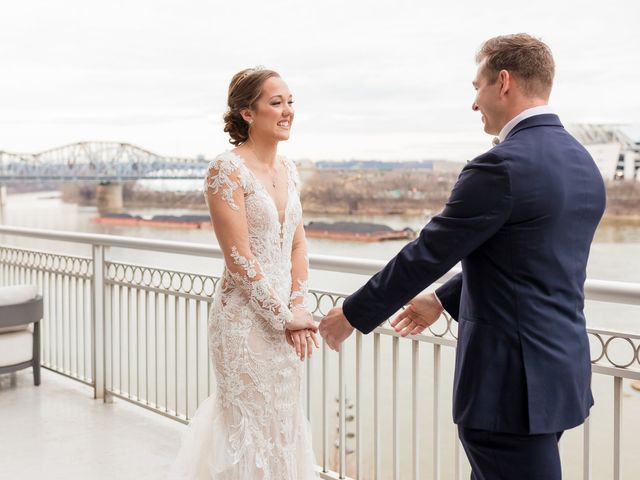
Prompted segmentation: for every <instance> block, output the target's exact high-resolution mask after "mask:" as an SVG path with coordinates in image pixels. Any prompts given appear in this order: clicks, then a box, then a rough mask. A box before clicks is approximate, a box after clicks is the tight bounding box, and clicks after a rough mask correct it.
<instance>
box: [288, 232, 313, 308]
mask: <svg viewBox="0 0 640 480" xmlns="http://www.w3.org/2000/svg"><path fill="white" fill-rule="evenodd" d="M308 280H309V257H308V256H307V240H306V238H305V236H304V226H303V225H302V222H301V223H300V224H299V225H298V227H297V228H296V232H295V234H294V237H293V248H292V251H291V297H290V298H289V305H290V306H291V308H292V309H293V308H304V309H308V305H307V294H308V293H309V282H308Z"/></svg>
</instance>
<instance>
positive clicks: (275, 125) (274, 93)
mask: <svg viewBox="0 0 640 480" xmlns="http://www.w3.org/2000/svg"><path fill="white" fill-rule="evenodd" d="M250 114H251V119H252V120H253V123H252V124H251V136H252V137H253V138H254V139H257V138H258V137H260V138H264V139H265V140H267V139H269V140H276V141H282V140H288V139H289V133H290V132H291V125H292V124H293V117H294V111H293V97H292V95H291V92H290V91H289V87H288V86H287V84H286V83H285V82H284V80H282V79H281V78H279V77H271V78H268V79H267V80H266V81H265V82H264V84H263V85H262V94H261V95H260V98H259V99H258V100H257V101H256V103H255V106H254V108H253V110H252V111H251V112H250Z"/></svg>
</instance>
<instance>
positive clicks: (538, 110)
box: [498, 105, 555, 143]
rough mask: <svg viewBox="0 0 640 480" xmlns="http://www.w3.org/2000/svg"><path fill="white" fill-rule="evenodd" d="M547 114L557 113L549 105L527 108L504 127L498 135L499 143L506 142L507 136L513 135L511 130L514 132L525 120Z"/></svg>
mask: <svg viewBox="0 0 640 480" xmlns="http://www.w3.org/2000/svg"><path fill="white" fill-rule="evenodd" d="M545 113H555V112H554V111H553V109H552V108H551V107H550V106H549V105H539V106H537V107H533V108H527V109H526V110H523V111H522V112H520V113H519V114H518V115H516V116H515V117H513V118H512V119H511V120H509V121H508V122H507V124H506V125H505V126H504V127H502V130H500V133H499V134H498V140H499V142H498V143H502V142H504V139H505V138H507V135H509V133H511V130H513V127H515V126H516V125H517V124H519V123H520V122H521V121H523V120H524V119H525V118H529V117H533V116H535V115H543V114H545Z"/></svg>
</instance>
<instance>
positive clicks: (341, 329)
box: [319, 307, 354, 352]
mask: <svg viewBox="0 0 640 480" xmlns="http://www.w3.org/2000/svg"><path fill="white" fill-rule="evenodd" d="M319 330H320V335H322V338H324V339H325V341H326V342H327V345H329V348H331V350H335V351H336V352H337V351H339V350H340V344H341V343H342V342H344V341H345V340H346V339H347V338H348V337H349V335H351V333H352V332H353V330H354V329H353V327H352V326H351V324H350V323H349V320H347V317H345V316H344V313H343V312H342V307H334V308H332V309H331V310H329V313H327V314H326V315H325V317H324V318H323V319H322V320H321V321H320V328H319Z"/></svg>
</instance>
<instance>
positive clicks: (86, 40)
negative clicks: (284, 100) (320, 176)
mask: <svg viewBox="0 0 640 480" xmlns="http://www.w3.org/2000/svg"><path fill="white" fill-rule="evenodd" d="M431 3H432V2H428V1H426V0H423V1H421V2H409V1H402V0H395V1H380V2H374V1H373V0H369V1H350V0H343V1H333V0H323V1H316V2H305V1H300V0H299V1H295V2H294V1H277V0H262V1H255V0H252V1H240V0H234V1H228V2H219V1H213V0H209V1H202V0H180V1H178V0H173V1H169V0H153V1H142V0H125V1H123V0H104V1H99V2H98V1H94V0H58V1H56V2H52V1H50V0H20V1H12V2H8V1H3V2H2V6H1V7H0V72H1V75H0V150H6V151H13V152H37V151H40V150H43V149H47V148H52V147H56V146H59V145H63V144H66V143H73V142H77V141H81V140H114V141H123V142H130V143H134V144H137V145H139V146H141V147H144V148H147V149H150V150H153V151H155V152H157V153H160V154H166V155H184V156H193V155H197V154H204V155H206V156H208V157H209V156H213V155H215V154H216V153H218V152H220V151H222V150H225V149H227V148H230V145H229V144H228V143H227V140H226V137H225V135H224V134H223V132H222V131H221V130H222V121H221V117H222V114H223V112H224V108H225V100H226V91H227V87H228V82H229V80H230V78H231V76H232V75H233V74H234V73H235V72H236V71H238V70H240V69H242V68H245V67H248V66H254V65H265V66H267V67H270V68H274V69H276V70H278V71H279V72H280V73H281V74H282V76H283V78H284V79H285V80H286V81H287V83H288V84H289V87H290V89H291V90H292V92H293V95H294V99H295V101H296V103H295V108H296V122H295V124H294V128H293V132H292V138H291V140H290V141H289V142H287V143H286V144H283V145H282V146H281V151H282V152H283V153H285V154H287V155H288V156H290V157H292V158H296V159H298V158H311V159H315V160H319V159H350V158H359V159H372V158H376V159H399V160H401V159H431V158H446V159H454V160H465V159H469V158H472V157H473V156H475V155H476V154H478V153H481V152H482V151H484V150H485V149H486V148H487V147H488V146H489V142H490V138H489V137H487V136H486V135H485V134H484V133H483V132H482V128H481V122H480V118H479V115H478V114H476V113H474V112H472V111H471V108H470V107H471V102H472V100H473V96H474V91H473V89H472V87H471V80H472V78H473V75H474V73H475V64H474V54H475V51H476V50H477V48H478V46H479V45H480V44H481V42H482V41H483V40H484V39H486V38H488V37H491V36H494V35H498V34H505V33H515V32H520V31H526V32H528V33H531V34H534V35H536V36H539V37H541V38H542V39H543V40H545V41H546V42H547V43H548V44H549V45H550V47H551V49H552V51H553V53H554V55H555V59H556V64H557V73H556V80H555V88H554V93H553V95H552V98H551V104H552V106H553V107H554V108H555V109H556V111H557V112H558V113H559V114H560V116H561V119H562V120H563V121H564V122H565V124H569V123H572V122H615V123H623V124H634V125H639V124H640V28H639V27H638V23H637V22H638V19H639V18H640V2H637V1H621V0H609V1H606V2H605V1H602V0H598V1H593V0H584V1H580V2H565V1H559V0H554V1H548V0H538V1H536V2H528V4H529V6H525V5H519V4H516V2H491V1H485V2H477V1H468V0H466V1H456V0H452V1H438V2H435V3H436V5H431Z"/></svg>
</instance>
